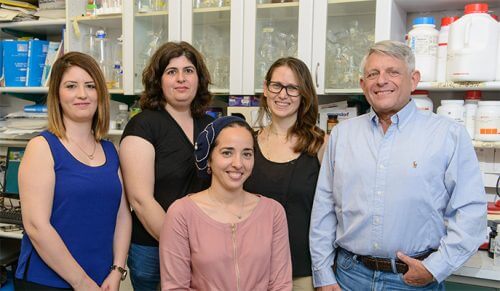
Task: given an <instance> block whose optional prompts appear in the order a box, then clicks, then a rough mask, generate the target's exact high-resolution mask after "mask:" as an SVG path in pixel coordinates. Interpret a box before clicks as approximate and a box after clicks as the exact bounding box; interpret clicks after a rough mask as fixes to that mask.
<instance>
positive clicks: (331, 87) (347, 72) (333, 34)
mask: <svg viewBox="0 0 500 291" xmlns="http://www.w3.org/2000/svg"><path fill="white" fill-rule="evenodd" d="M375 4H376V1H375V0H365V1H339V0H329V1H328V18H327V26H326V48H325V49H326V57H325V79H324V84H325V92H326V93H329V92H335V90H339V89H340V90H352V91H353V92H355V91H358V90H359V78H360V68H359V66H360V63H361V59H362V58H363V56H364V54H365V53H366V50H367V48H368V47H369V46H370V45H371V44H373V43H374V33H375Z"/></svg>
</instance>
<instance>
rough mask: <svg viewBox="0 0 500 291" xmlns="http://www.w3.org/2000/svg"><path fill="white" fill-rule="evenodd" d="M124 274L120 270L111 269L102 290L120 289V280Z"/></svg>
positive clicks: (116, 290) (114, 290) (113, 290)
mask: <svg viewBox="0 0 500 291" xmlns="http://www.w3.org/2000/svg"><path fill="white" fill-rule="evenodd" d="M121 278H122V275H121V274H120V272H118V271H115V270H113V271H111V272H110V273H109V275H108V277H106V280H104V282H103V283H102V286H101V290H102V291H118V290H119V289H120V281H121Z"/></svg>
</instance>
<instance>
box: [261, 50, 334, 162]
mask: <svg viewBox="0 0 500 291" xmlns="http://www.w3.org/2000/svg"><path fill="white" fill-rule="evenodd" d="M283 66H285V67H288V68H290V70H292V72H293V74H294V75H295V79H296V80H297V82H298V84H297V85H298V87H299V90H300V96H301V98H300V105H299V108H298V110H297V120H296V121H295V124H294V125H293V126H292V127H291V128H290V129H289V130H288V133H287V134H288V135H291V134H294V135H296V136H297V143H296V144H295V147H294V149H293V150H294V151H295V152H298V153H299V152H305V153H307V154H309V155H316V154H317V153H318V151H319V149H320V148H321V146H322V145H323V142H324V137H325V132H324V131H323V130H322V129H321V128H319V127H318V126H316V120H317V118H318V95H316V90H315V89H314V83H313V80H312V77H311V73H310V72H309V68H307V66H306V64H304V62H302V61H301V60H299V59H297V58H293V57H286V58H281V59H278V60H277V61H275V62H274V63H273V64H272V65H271V67H270V68H269V70H268V71H267V74H266V77H265V86H267V84H269V82H271V78H272V77H273V73H274V71H275V70H276V69H277V68H279V67H283ZM264 116H267V117H268V118H269V119H270V118H271V116H272V115H271V111H270V109H269V107H268V106H267V97H266V96H264V95H262V97H261V100H260V108H259V116H258V122H259V124H260V125H261V126H262V125H263V120H264Z"/></svg>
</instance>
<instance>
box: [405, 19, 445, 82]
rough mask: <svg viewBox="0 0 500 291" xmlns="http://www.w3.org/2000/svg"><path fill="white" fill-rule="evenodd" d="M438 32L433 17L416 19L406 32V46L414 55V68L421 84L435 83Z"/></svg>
mask: <svg viewBox="0 0 500 291" xmlns="http://www.w3.org/2000/svg"><path fill="white" fill-rule="evenodd" d="M438 37H439V31H438V30H437V29H436V25H435V21H434V18H433V17H427V16H424V17H417V18H415V19H414V20H413V28H412V29H411V30H410V31H409V32H408V46H409V47H410V48H411V50H412V51H413V53H414V54H415V68H416V69H417V70H419V71H420V75H421V79H420V81H422V82H435V81H436V69H437V68H436V65H437V51H438Z"/></svg>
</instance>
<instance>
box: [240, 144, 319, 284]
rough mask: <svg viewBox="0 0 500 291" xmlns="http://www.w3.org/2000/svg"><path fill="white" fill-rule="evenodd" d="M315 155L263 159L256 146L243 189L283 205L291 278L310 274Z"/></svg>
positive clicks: (316, 163) (315, 168)
mask: <svg viewBox="0 0 500 291" xmlns="http://www.w3.org/2000/svg"><path fill="white" fill-rule="evenodd" d="M319 168H320V164H319V161H318V157H317V156H316V155H315V156H310V155H308V154H306V153H301V154H300V156H299V157H298V158H297V159H295V160H291V161H289V162H284V163H276V162H272V161H269V160H268V159H266V158H265V157H264V156H263V155H262V152H261V150H260V147H259V146H258V145H257V148H256V150H255V165H254V168H253V172H252V175H251V176H250V177H249V178H248V179H247V181H246V182H245V185H244V188H245V190H247V191H249V192H252V193H258V194H262V195H264V196H266V197H269V198H273V199H275V200H277V201H278V202H280V203H281V205H283V207H284V208H285V211H286V217H287V221H288V236H289V239H290V250H291V255H292V271H293V276H294V277H305V276H311V275H312V271H311V255H310V253H309V223H310V220H311V210H312V205H313V200H314V192H315V190H316V182H317V180H318V175H319Z"/></svg>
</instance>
